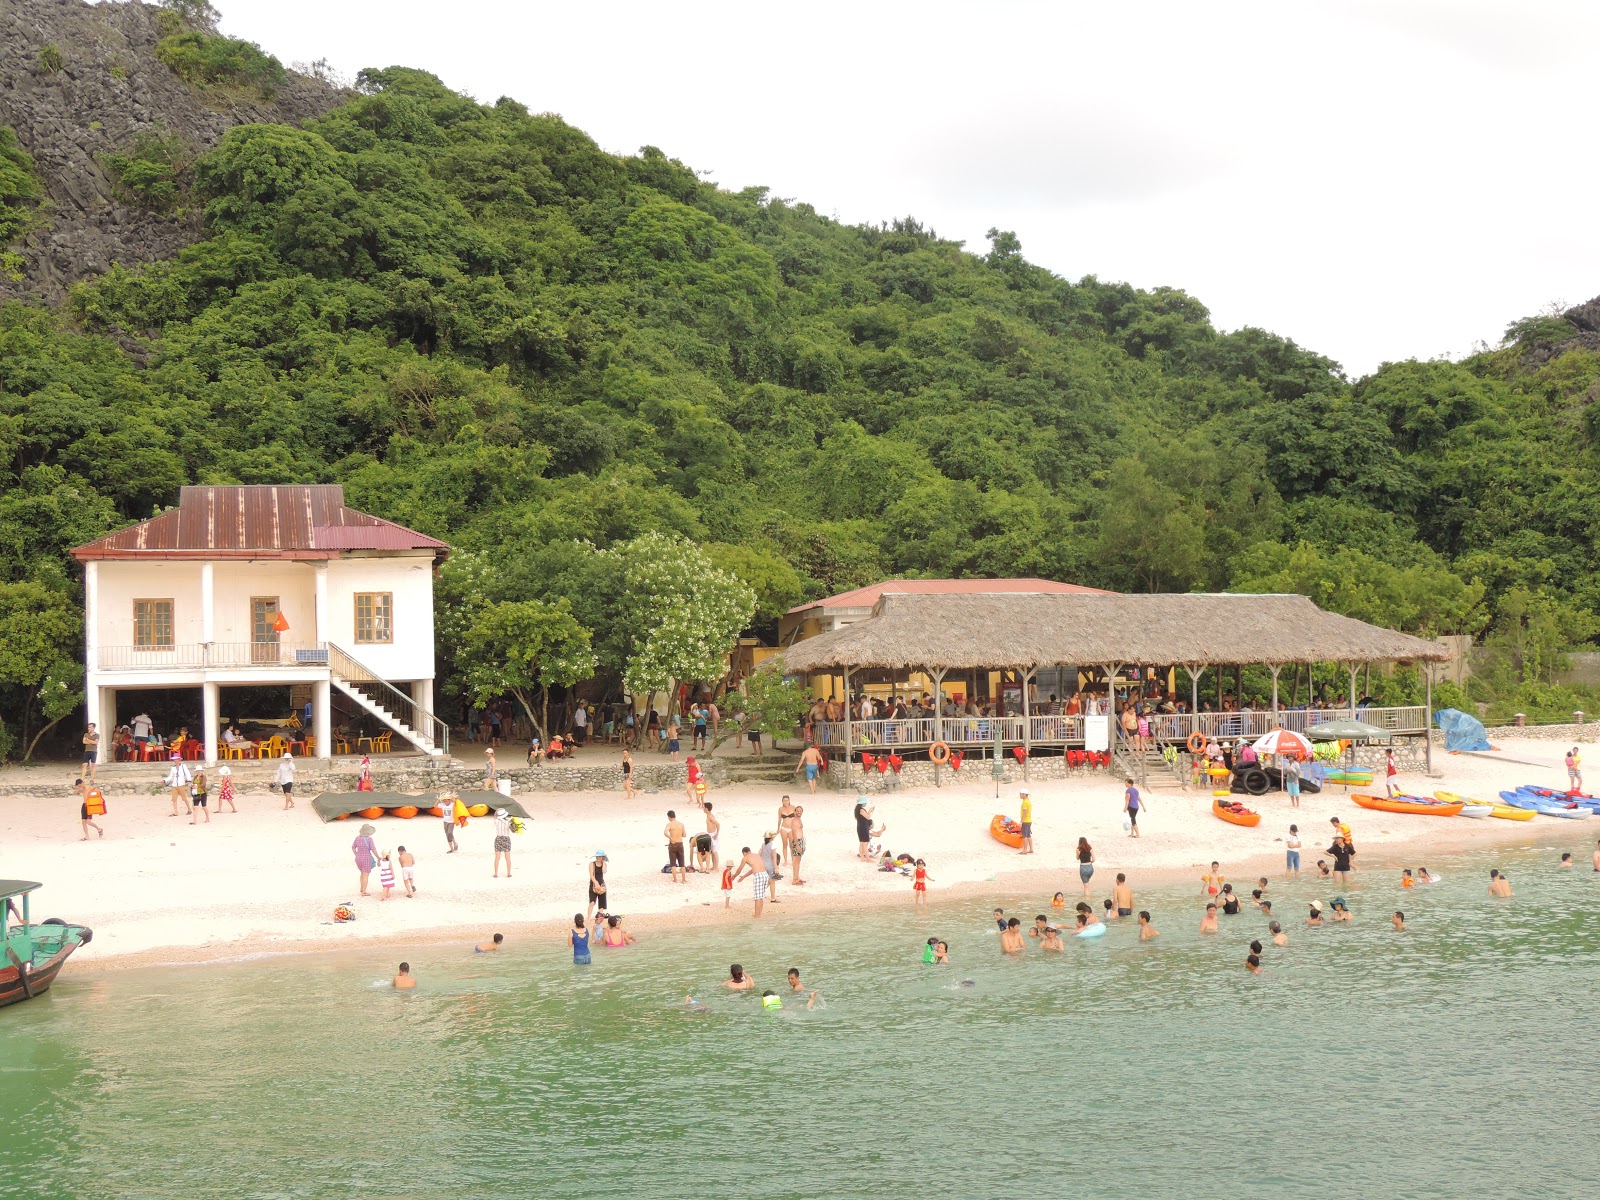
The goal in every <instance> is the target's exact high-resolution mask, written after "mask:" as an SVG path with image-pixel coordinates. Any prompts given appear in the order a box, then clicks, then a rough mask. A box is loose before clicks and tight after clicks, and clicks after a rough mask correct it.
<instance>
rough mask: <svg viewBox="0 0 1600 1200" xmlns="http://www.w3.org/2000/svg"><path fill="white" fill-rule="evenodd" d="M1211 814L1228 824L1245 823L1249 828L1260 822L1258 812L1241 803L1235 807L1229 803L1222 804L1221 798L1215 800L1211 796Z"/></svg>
mask: <svg viewBox="0 0 1600 1200" xmlns="http://www.w3.org/2000/svg"><path fill="white" fill-rule="evenodd" d="M1211 815H1212V816H1214V817H1220V818H1221V819H1222V820H1224V821H1226V822H1228V824H1230V825H1245V826H1248V827H1250V828H1254V827H1255V826H1257V825H1259V824H1261V814H1260V813H1258V812H1254V811H1252V810H1250V809H1248V808H1246V807H1245V806H1244V805H1242V804H1241V805H1239V806H1238V808H1237V809H1235V808H1233V807H1231V806H1229V805H1225V804H1223V803H1222V801H1221V800H1217V799H1215V798H1213V799H1212V801H1211Z"/></svg>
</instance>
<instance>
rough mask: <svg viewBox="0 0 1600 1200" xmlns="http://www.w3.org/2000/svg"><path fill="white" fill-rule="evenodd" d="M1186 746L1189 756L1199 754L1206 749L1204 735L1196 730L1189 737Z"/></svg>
mask: <svg viewBox="0 0 1600 1200" xmlns="http://www.w3.org/2000/svg"><path fill="white" fill-rule="evenodd" d="M1188 745H1189V753H1190V754H1199V753H1200V751H1202V750H1204V749H1205V748H1206V735H1205V734H1203V733H1201V732H1200V731H1199V730H1198V729H1197V730H1195V731H1194V732H1193V733H1191V734H1190V735H1189V743H1188Z"/></svg>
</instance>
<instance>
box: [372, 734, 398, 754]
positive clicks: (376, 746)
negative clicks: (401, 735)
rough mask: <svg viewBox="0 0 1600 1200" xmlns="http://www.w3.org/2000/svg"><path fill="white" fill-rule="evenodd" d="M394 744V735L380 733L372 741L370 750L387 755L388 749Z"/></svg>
mask: <svg viewBox="0 0 1600 1200" xmlns="http://www.w3.org/2000/svg"><path fill="white" fill-rule="evenodd" d="M393 744H394V734H392V733H380V734H379V735H378V736H377V737H375V738H373V739H372V749H373V752H374V753H377V754H388V753H389V748H390V746H392V745H393Z"/></svg>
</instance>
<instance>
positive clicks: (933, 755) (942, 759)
mask: <svg viewBox="0 0 1600 1200" xmlns="http://www.w3.org/2000/svg"><path fill="white" fill-rule="evenodd" d="M928 759H929V761H930V762H934V763H938V764H941V765H943V764H944V763H947V762H949V761H950V747H949V746H948V745H946V744H945V743H944V742H935V743H934V744H933V745H931V746H929V747H928Z"/></svg>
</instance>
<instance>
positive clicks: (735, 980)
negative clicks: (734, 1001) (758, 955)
mask: <svg viewBox="0 0 1600 1200" xmlns="http://www.w3.org/2000/svg"><path fill="white" fill-rule="evenodd" d="M722 986H723V987H725V988H727V989H728V990H729V991H730V992H748V991H751V990H752V989H754V988H755V986H756V981H755V980H754V979H751V978H750V976H748V975H746V974H745V973H744V968H743V967H742V966H740V965H739V964H738V963H734V964H733V965H732V966H731V967H729V968H728V977H727V978H726V979H724V980H723V981H722Z"/></svg>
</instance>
